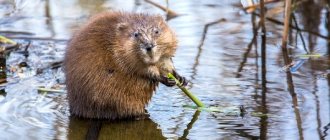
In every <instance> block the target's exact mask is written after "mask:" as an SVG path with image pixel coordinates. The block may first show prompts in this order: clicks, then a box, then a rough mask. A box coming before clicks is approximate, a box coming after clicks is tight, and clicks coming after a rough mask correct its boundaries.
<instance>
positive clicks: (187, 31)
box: [0, 0, 330, 140]
mask: <svg viewBox="0 0 330 140" xmlns="http://www.w3.org/2000/svg"><path fill="white" fill-rule="evenodd" d="M155 1H157V2H158V3H160V4H162V5H165V1H163V0H155ZM14 5H15V9H16V10H13V6H14ZM273 5H274V4H273ZM170 8H171V9H172V10H173V11H175V12H177V13H178V14H179V16H178V17H176V18H173V19H171V20H169V22H168V23H169V25H170V26H171V27H172V28H173V29H174V30H175V32H176V34H177V36H178V38H179V41H180V42H179V48H178V51H177V55H176V57H175V58H174V62H175V65H176V68H177V69H178V71H179V72H180V73H182V75H184V76H185V77H186V78H187V79H188V80H190V81H191V83H190V84H189V88H190V90H191V91H192V92H193V93H195V94H196V96H198V97H199V98H200V99H201V100H202V101H203V103H204V104H206V105H208V106H218V107H224V108H226V107H237V106H240V105H243V106H244V107H245V109H246V110H247V112H262V113H265V114H268V117H254V116H253V115H250V114H247V115H245V116H244V117H241V116H226V115H223V114H219V113H210V112H205V111H202V112H199V111H195V110H193V109H189V108H185V107H183V105H191V104H192V102H191V101H190V100H189V99H188V98H187V97H186V96H185V95H184V94H183V93H181V91H180V90H179V89H176V88H168V87H165V86H160V87H159V89H158V90H157V93H156V94H155V95H154V97H153V99H152V101H151V103H150V105H149V106H148V108H147V109H148V112H149V114H150V119H146V120H142V121H116V122H104V125H103V126H102V128H101V131H100V132H99V138H100V139H266V138H268V139H306V140H309V139H330V137H329V136H328V133H329V131H328V129H329V128H330V91H329V90H330V89H329V87H330V78H329V73H330V57H329V51H330V43H329V39H328V40H327V39H324V38H330V33H329V30H330V27H329V25H330V24H329V20H330V9H329V3H326V2H325V1H312V0H310V1H305V2H301V3H300V4H299V5H298V7H297V9H296V11H295V17H296V19H297V22H298V23H299V26H300V28H304V29H306V30H308V31H310V32H313V33H314V34H310V33H307V32H301V33H302V36H303V38H304V41H302V40H301V38H300V36H299V33H298V32H297V31H296V30H291V33H290V37H289V38H290V41H289V44H290V46H289V47H290V49H289V54H290V56H291V57H292V58H293V61H295V62H296V63H302V66H301V67H299V69H297V71H295V70H293V71H292V78H293V83H290V80H288V79H287V73H286V72H285V71H283V69H284V66H285V64H284V62H283V57H282V51H281V47H280V43H281V38H282V37H281V36H282V35H281V34H282V27H283V26H282V25H279V24H275V23H274V22H271V21H267V22H266V30H267V33H266V37H267V39H266V41H265V42H264V43H266V48H267V49H266V55H267V56H266V59H264V60H265V61H264V60H262V57H261V51H260V50H261V45H262V44H263V41H264V40H262V39H261V34H262V33H261V32H260V31H256V32H254V30H253V24H256V23H257V20H258V17H257V16H255V15H253V14H246V13H244V12H243V11H242V10H241V9H242V8H240V1H229V0H226V1H217V0H203V1H200V0H199V1H197V0H191V1H171V0H170ZM108 9H114V10H124V11H133V12H149V13H159V14H162V15H164V16H165V14H164V12H163V11H162V10H159V9H158V8H156V7H154V6H153V5H151V4H148V3H146V2H144V1H142V0H136V1H134V0H127V1H125V2H122V1H121V0H108V1H106V0H95V1H92V0H72V1H65V0H53V1H50V0H44V1H43V0H35V1H34V2H32V1H28V0H21V1H16V3H13V1H12V0H0V16H1V18H0V34H1V35H5V36H8V37H11V38H16V40H15V41H17V42H19V43H22V44H23V47H21V48H20V49H18V50H15V51H13V52H11V53H10V55H9V56H8V57H6V58H7V59H6V64H7V81H8V82H7V83H5V84H2V85H1V89H2V90H1V92H0V139H83V138H85V136H86V134H87V133H88V135H89V136H91V137H93V135H95V132H97V130H98V129H99V128H98V125H97V124H98V123H99V122H97V121H90V120H83V119H77V118H72V117H69V112H68V107H67V101H66V94H64V93H47V94H45V93H42V92H38V90H37V88H38V87H39V86H44V87H47V88H50V87H53V86H54V85H55V86H56V85H57V86H59V88H60V89H63V88H64V87H63V86H62V85H63V81H64V79H63V77H64V76H63V73H62V71H61V69H60V68H53V69H51V68H50V65H52V64H53V63H54V62H59V61H61V60H62V59H63V53H64V50H65V47H66V40H68V39H69V37H70V36H71V34H72V33H73V32H74V30H76V29H77V28H78V27H79V26H80V25H81V24H82V23H84V21H85V20H86V19H87V18H88V17H89V16H90V15H93V14H95V13H98V12H100V11H104V10H108ZM269 13H272V12H269ZM271 17H272V18H275V19H278V20H279V21H282V14H277V15H274V16H271ZM222 18H224V19H225V20H221V22H219V23H215V24H210V23H212V22H214V21H217V20H219V19H222ZM206 25H207V26H206ZM5 31H19V33H17V32H16V33H9V32H5ZM254 33H258V35H256V36H255V34H254ZM315 33H318V34H322V35H323V36H324V37H323V38H322V37H318V36H316V35H315ZM54 39H55V40H54ZM203 39H204V40H203ZM201 40H203V41H201ZM29 41H31V45H30V46H29V48H28V51H29V56H28V57H25V56H24V55H23V54H24V50H25V47H24V46H25V45H26V44H28V42H29ZM304 44H305V45H306V50H307V51H308V52H314V53H317V54H320V55H322V56H321V57H313V58H310V59H306V60H301V58H300V57H298V56H299V55H300V54H306V51H305V49H304V47H303V46H304ZM22 62H26V63H27V64H28V66H29V67H23V68H20V67H19V65H20V64H21V65H22ZM264 62H265V64H266V65H265V66H266V67H262V63H264ZM40 69H42V72H41V70H40ZM262 69H265V73H263V72H262ZM288 81H289V82H288ZM292 84H293V85H294V88H292V87H291V85H292ZM295 95H296V96H295ZM90 124H93V125H90Z"/></svg>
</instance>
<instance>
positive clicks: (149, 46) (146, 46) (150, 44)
mask: <svg viewBox="0 0 330 140" xmlns="http://www.w3.org/2000/svg"><path fill="white" fill-rule="evenodd" d="M154 47H155V44H154V43H146V44H145V48H146V50H147V52H151V50H152V48H154Z"/></svg>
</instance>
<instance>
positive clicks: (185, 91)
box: [167, 73, 205, 107]
mask: <svg viewBox="0 0 330 140" xmlns="http://www.w3.org/2000/svg"><path fill="white" fill-rule="evenodd" d="M167 77H168V78H170V79H173V80H175V82H176V85H177V86H178V87H179V88H180V89H181V90H182V91H183V92H184V93H185V94H186V95H187V96H188V97H189V98H190V99H191V100H192V101H193V102H194V103H195V104H196V105H197V106H198V107H205V105H204V104H203V103H202V102H201V101H200V100H199V99H198V98H197V97H196V96H195V95H193V94H192V93H191V92H190V91H189V90H188V89H187V88H186V87H184V86H183V85H182V84H181V83H180V81H179V80H178V79H176V78H175V77H174V75H173V74H171V73H169V74H168V75H167Z"/></svg>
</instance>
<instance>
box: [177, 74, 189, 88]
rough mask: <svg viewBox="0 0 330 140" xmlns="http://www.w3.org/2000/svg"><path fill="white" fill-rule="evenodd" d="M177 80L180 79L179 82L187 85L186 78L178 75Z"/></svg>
mask: <svg viewBox="0 0 330 140" xmlns="http://www.w3.org/2000/svg"><path fill="white" fill-rule="evenodd" d="M178 80H179V81H180V84H182V85H183V86H186V85H188V80H187V79H186V78H185V77H182V76H179V77H178Z"/></svg>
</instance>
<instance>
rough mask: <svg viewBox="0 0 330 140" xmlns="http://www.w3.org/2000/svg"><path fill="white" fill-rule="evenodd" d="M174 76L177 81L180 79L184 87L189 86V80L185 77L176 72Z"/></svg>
mask: <svg viewBox="0 0 330 140" xmlns="http://www.w3.org/2000/svg"><path fill="white" fill-rule="evenodd" d="M173 75H174V77H175V78H176V79H178V80H179V81H180V83H181V84H182V85H183V86H186V85H188V80H187V79H186V78H185V77H183V76H180V75H179V74H178V73H177V72H176V71H173Z"/></svg>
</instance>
